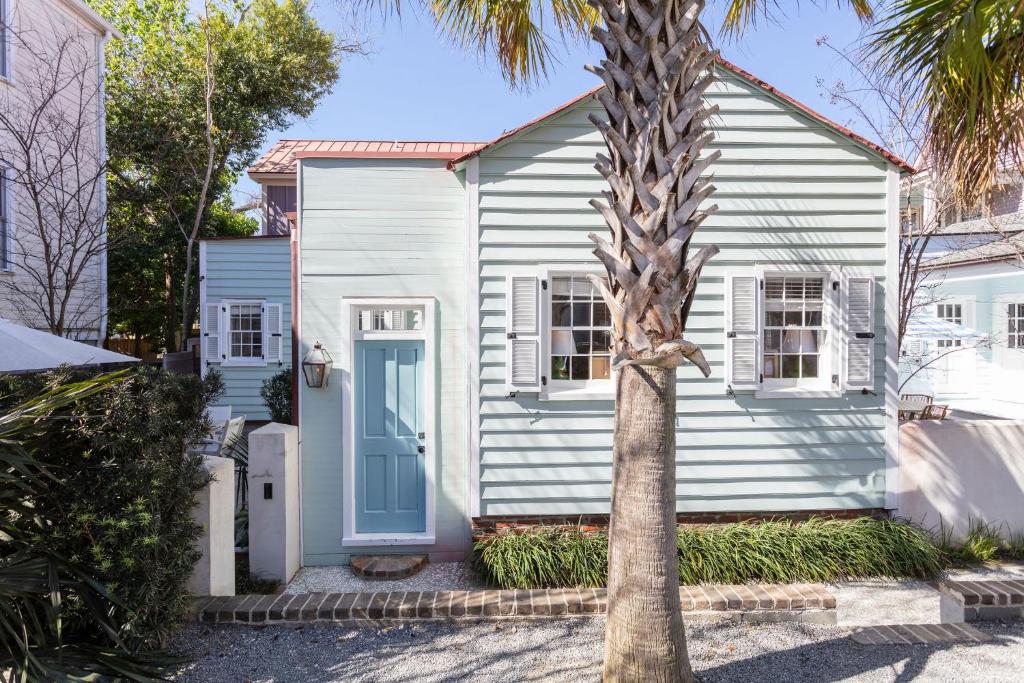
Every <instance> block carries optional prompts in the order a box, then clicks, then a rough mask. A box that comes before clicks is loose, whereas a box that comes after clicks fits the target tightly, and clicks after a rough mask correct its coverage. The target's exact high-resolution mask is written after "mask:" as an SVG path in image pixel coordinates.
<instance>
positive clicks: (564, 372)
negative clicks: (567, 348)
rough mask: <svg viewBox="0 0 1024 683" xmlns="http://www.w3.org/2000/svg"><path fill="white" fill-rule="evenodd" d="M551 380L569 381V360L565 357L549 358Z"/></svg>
mask: <svg viewBox="0 0 1024 683" xmlns="http://www.w3.org/2000/svg"><path fill="white" fill-rule="evenodd" d="M551 379H569V359H568V358H567V357H566V356H552V357H551Z"/></svg>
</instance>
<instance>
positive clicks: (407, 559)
mask: <svg viewBox="0 0 1024 683" xmlns="http://www.w3.org/2000/svg"><path fill="white" fill-rule="evenodd" d="M350 565H351V567H352V573H353V574H355V575H356V576H358V577H361V578H364V579H374V580H378V581H395V580H397V579H407V578H409V577H410V576H413V575H414V574H418V573H419V572H420V571H421V570H422V569H423V568H424V567H426V566H427V556H426V555H355V556H353V557H352V558H351V560H350Z"/></svg>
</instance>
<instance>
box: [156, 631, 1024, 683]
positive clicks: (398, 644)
mask: <svg viewBox="0 0 1024 683" xmlns="http://www.w3.org/2000/svg"><path fill="white" fill-rule="evenodd" d="M979 627H980V628H981V629H982V630H984V631H987V632H989V633H991V634H992V635H993V636H995V641H993V642H990V643H984V644H979V645H951V646H950V645H947V646H925V645H915V646H897V645H888V646H867V645H858V644H856V643H854V642H852V641H851V640H850V639H849V638H848V637H847V632H846V631H845V630H844V629H840V628H837V627H828V626H814V625H809V624H772V625H733V624H726V623H706V622H704V623H702V622H691V623H688V624H687V635H688V638H689V645H690V655H691V661H692V663H693V666H694V669H695V670H696V671H697V673H698V677H699V678H700V679H701V680H704V681H730V682H732V681H757V682H761V681H787V682H789V681H815V682H820V681H907V680H911V679H913V680H915V681H967V680H970V681H1012V680H1021V679H1022V677H1024V622H1021V621H1017V622H1014V623H1011V624H999V623H988V624H980V625H979ZM603 628H604V620H603V619H601V618H592V619H587V618H576V619H566V620H558V621H555V620H550V621H544V622H534V623H523V622H520V623H518V624H512V623H503V624H500V625H496V624H494V623H479V624H475V625H465V626H456V625H452V624H440V623H439V624H417V625H413V626H404V627H399V628H393V629H387V630H383V631H382V630H375V629H347V628H342V627H338V626H331V625H326V624H314V625H308V626H305V627H301V628H298V627H285V626H267V627H264V628H252V627H241V626H203V625H198V624H190V625H189V626H188V627H187V628H186V630H185V631H184V632H183V633H182V634H181V635H180V636H179V637H178V639H177V641H176V644H177V647H178V649H179V650H180V651H182V652H183V653H184V654H186V655H188V656H190V657H192V658H193V659H194V660H195V662H194V663H193V664H191V665H188V666H186V667H184V668H183V669H182V670H181V672H180V673H179V675H178V676H177V677H176V678H175V679H174V680H180V681H211V682H213V681H216V682H217V683H221V682H223V683H228V682H234V681H246V682H249V681H251V682H253V683H256V682H260V683H263V682H270V681H275V682H278V681H309V682H310V683H319V682H322V681H387V682H389V683H391V682H393V683H400V682H406V681H452V680H465V681H469V680H472V681H495V682H497V681H501V682H503V683H504V682H505V681H529V680H544V681H591V680H593V681H596V680H598V678H599V673H600V661H601V651H602V635H603V634H602V629H603Z"/></svg>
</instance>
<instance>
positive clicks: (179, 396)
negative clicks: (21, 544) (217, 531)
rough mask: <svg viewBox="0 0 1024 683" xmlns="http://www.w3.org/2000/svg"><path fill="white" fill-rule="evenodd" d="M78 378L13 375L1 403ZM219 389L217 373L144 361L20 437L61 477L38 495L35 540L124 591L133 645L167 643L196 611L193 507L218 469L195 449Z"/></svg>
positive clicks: (121, 623) (123, 615)
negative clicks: (40, 519)
mask: <svg viewBox="0 0 1024 683" xmlns="http://www.w3.org/2000/svg"><path fill="white" fill-rule="evenodd" d="M75 376H77V375H75ZM75 376H73V375H70V374H69V373H67V372H58V373H48V374H45V375H37V376H33V377H27V378H19V379H16V380H8V381H7V390H6V393H2V394H0V407H2V406H3V405H8V406H9V405H11V404H12V403H13V402H16V401H18V400H21V399H23V398H24V397H27V396H32V395H34V394H35V393H36V392H38V391H40V390H41V389H42V390H46V389H51V390H52V389H55V388H59V387H61V386H65V385H67V384H68V383H69V382H70V381H72V379H73V378H74V377H75ZM220 390H221V384H220V381H219V378H218V377H217V376H216V375H211V376H210V377H208V378H207V380H206V381H204V380H201V379H199V378H198V377H196V376H192V375H172V374H167V373H163V372H161V371H158V370H154V369H151V368H138V369H133V370H131V371H128V372H126V373H124V374H123V376H122V377H120V379H119V381H117V382H115V383H112V384H110V385H109V386H107V387H105V388H104V390H103V391H101V392H99V393H95V394H94V395H92V396H89V397H88V398H82V399H80V400H77V401H75V402H74V403H72V404H70V405H69V406H67V408H66V409H64V410H63V411H61V412H59V413H57V412H55V413H51V414H49V415H48V417H47V418H46V419H43V420H39V421H37V422H35V423H33V424H32V425H30V426H29V427H28V428H26V429H25V430H24V432H23V433H22V434H21V436H20V440H21V442H22V444H23V445H24V447H25V450H26V451H27V452H28V453H29V454H30V455H32V456H33V457H34V458H36V459H38V460H39V461H40V462H41V463H42V464H43V465H44V466H45V467H46V468H47V469H48V470H49V471H50V472H51V473H52V475H53V477H54V480H53V482H51V485H50V486H49V487H47V488H46V489H45V490H44V491H43V492H41V493H40V494H39V495H38V497H37V499H36V501H35V504H36V508H37V509H38V510H41V511H44V512H43V514H44V515H45V516H46V518H47V520H46V521H47V523H46V525H45V526H44V527H43V528H39V529H36V530H35V531H34V532H33V534H34V538H33V540H32V542H33V543H34V544H35V545H37V546H38V547H41V548H46V549H47V550H49V551H51V552H54V553H57V554H59V555H61V556H63V557H66V558H68V560H70V561H71V562H73V563H76V564H79V565H82V566H85V567H89V568H90V569H91V570H92V572H93V574H94V576H95V578H96V579H98V580H99V581H100V582H101V583H102V584H103V585H104V586H105V587H106V589H107V590H108V591H110V592H111V593H112V594H114V595H116V596H118V598H119V600H120V603H121V606H120V607H118V608H116V609H114V610H113V612H112V614H113V619H114V621H115V622H116V623H117V624H118V635H119V637H121V638H123V639H124V641H125V642H126V643H127V644H129V646H131V647H133V648H135V647H151V646H159V645H162V644H163V643H164V642H165V639H166V637H167V636H168V635H169V634H170V633H171V632H172V631H173V629H174V628H175V627H176V626H177V624H178V623H179V622H180V620H181V618H182V617H183V616H184V615H185V613H186V610H187V609H188V606H189V595H188V580H189V576H190V575H191V572H192V568H193V565H194V564H195V562H196V560H197V559H198V556H199V553H198V550H197V549H196V540H197V538H198V536H199V534H200V531H201V530H200V528H199V527H198V526H197V525H196V524H195V523H194V522H193V520H192V507H193V504H194V496H195V494H196V493H197V492H198V491H199V490H200V489H202V488H203V486H205V484H206V482H207V475H206V474H205V472H204V470H203V469H202V458H201V456H196V455H188V454H186V452H185V447H186V445H187V444H188V443H191V442H194V441H195V440H196V439H197V438H199V437H201V436H202V435H203V434H205V433H206V431H207V430H208V427H209V425H208V423H207V420H206V417H205V410H206V406H207V404H208V403H209V401H210V400H211V399H213V398H214V397H215V396H216V395H217V394H218V393H219V392H220ZM71 623H72V624H74V623H75V622H74V620H72V621H71ZM90 627H91V628H93V629H95V626H94V625H91V624H88V623H83V624H81V628H86V629H87V628H90Z"/></svg>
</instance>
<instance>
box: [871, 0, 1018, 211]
mask: <svg viewBox="0 0 1024 683" xmlns="http://www.w3.org/2000/svg"><path fill="white" fill-rule="evenodd" d="M1022 31H1024V3H1022V2H1021V1H1020V0H896V1H895V2H892V3H889V4H888V5H887V9H886V12H885V15H884V16H883V17H882V18H881V22H880V25H879V28H878V29H877V31H875V33H874V34H873V36H872V45H871V48H872V50H873V52H874V55H875V58H876V59H877V61H878V63H879V64H882V65H884V73H885V74H886V75H887V76H890V77H893V78H896V77H899V76H900V75H902V74H910V75H911V76H912V77H914V78H916V79H917V80H918V82H919V92H920V96H921V98H922V100H923V101H924V103H925V106H926V108H927V110H928V131H929V133H928V140H927V149H928V154H929V157H930V162H931V164H932V165H933V166H934V167H935V168H940V169H942V173H943V180H944V181H945V182H946V183H948V184H949V185H950V186H951V187H952V188H953V191H954V193H955V194H956V195H957V196H960V197H964V198H965V199H967V200H968V205H971V204H972V203H973V202H977V201H978V200H980V199H981V198H982V197H983V196H984V194H985V193H986V192H987V191H989V190H990V189H992V188H993V186H994V185H995V184H996V183H997V182H999V180H998V179H999V173H1000V171H1001V168H1000V167H1001V166H1003V165H1010V166H1012V167H1015V168H1017V169H1019V168H1021V166H1022V164H1024V152H1022V150H1024V109H1022V108H1021V106H1020V101H1021V96H1022V94H1024V86H1022V83H1024V41H1022V40H1021V33H1022ZM970 200H973V202H972V201H970Z"/></svg>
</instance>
